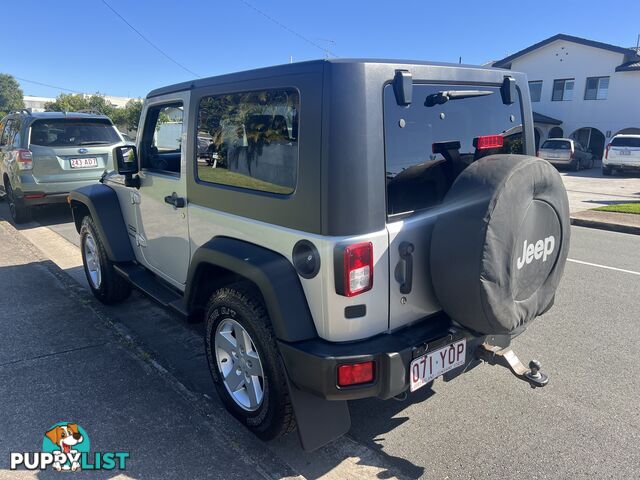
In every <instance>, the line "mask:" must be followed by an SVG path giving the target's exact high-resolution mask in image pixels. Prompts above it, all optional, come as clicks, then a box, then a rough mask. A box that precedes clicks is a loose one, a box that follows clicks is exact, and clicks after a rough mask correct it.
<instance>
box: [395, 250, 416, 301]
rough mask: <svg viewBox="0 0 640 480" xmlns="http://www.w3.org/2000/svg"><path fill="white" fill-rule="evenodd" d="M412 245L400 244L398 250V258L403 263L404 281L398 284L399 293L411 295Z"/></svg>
mask: <svg viewBox="0 0 640 480" xmlns="http://www.w3.org/2000/svg"><path fill="white" fill-rule="evenodd" d="M414 249H415V247H414V246H413V243H410V242H402V243H401V244H400V247H399V248H398V250H399V253H400V258H401V259H402V260H403V261H404V281H403V282H402V283H401V284H400V293H402V294H403V295H406V294H408V293H411V288H412V287H413V250H414Z"/></svg>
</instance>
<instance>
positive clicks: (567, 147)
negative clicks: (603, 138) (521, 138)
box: [538, 138, 595, 172]
mask: <svg viewBox="0 0 640 480" xmlns="http://www.w3.org/2000/svg"><path fill="white" fill-rule="evenodd" d="M538 157H540V158H544V159H545V160H546V161H548V162H549V163H551V164H553V165H555V166H557V167H569V168H570V169H571V170H575V171H576V172H577V171H579V170H582V169H583V168H593V165H594V163H595V159H594V157H593V154H592V153H591V151H590V150H587V149H586V148H584V147H583V146H582V145H581V144H580V142H578V141H576V140H572V139H570V138H550V139H549V140H545V141H544V143H543V144H542V145H541V146H540V149H539V150H538Z"/></svg>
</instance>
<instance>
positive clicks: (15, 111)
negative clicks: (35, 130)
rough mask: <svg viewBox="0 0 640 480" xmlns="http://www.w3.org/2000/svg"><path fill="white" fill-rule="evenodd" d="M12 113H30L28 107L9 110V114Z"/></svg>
mask: <svg viewBox="0 0 640 480" xmlns="http://www.w3.org/2000/svg"><path fill="white" fill-rule="evenodd" d="M13 113H24V114H26V115H31V110H29V109H28V108H18V109H16V110H11V111H10V112H9V115H11V114H13Z"/></svg>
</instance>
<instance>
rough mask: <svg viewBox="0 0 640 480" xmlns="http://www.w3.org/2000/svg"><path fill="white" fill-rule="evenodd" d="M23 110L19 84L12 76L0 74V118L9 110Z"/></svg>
mask: <svg viewBox="0 0 640 480" xmlns="http://www.w3.org/2000/svg"><path fill="white" fill-rule="evenodd" d="M20 108H24V98H23V96H22V89H21V88H20V84H19V83H18V82H17V81H16V79H15V78H13V76H11V75H9V74H6V73H0V118H1V117H4V116H5V115H6V114H7V113H9V112H10V111H11V110H18V109H20Z"/></svg>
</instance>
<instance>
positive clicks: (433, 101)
mask: <svg viewBox="0 0 640 480" xmlns="http://www.w3.org/2000/svg"><path fill="white" fill-rule="evenodd" d="M452 91H453V92H455V93H454V94H453V95H452V96H451V97H453V96H458V97H459V98H451V99H449V100H448V101H445V102H442V103H440V102H441V100H442V95H443V93H445V92H447V93H450V92H452ZM463 97H464V98H463ZM427 105H432V106H427ZM384 125H385V155H386V172H387V213H388V214H389V215H397V214H405V213H409V212H414V211H419V210H424V209H426V208H430V207H432V206H435V205H437V204H439V203H440V202H441V201H442V199H443V197H444V195H445V194H446V193H447V191H448V190H449V188H450V187H451V185H452V184H453V181H454V180H455V178H456V177H457V176H458V175H459V174H460V173H461V172H462V171H463V170H464V169H465V168H466V167H467V166H469V165H470V164H471V163H472V162H474V161H475V160H478V159H479V158H481V157H484V156H486V155H491V154H496V153H523V152H524V144H523V138H522V115H521V112H520V98H519V96H518V99H517V100H516V102H515V103H513V104H512V105H505V104H504V103H503V102H502V96H501V95H500V88H499V87H493V86H492V87H488V86H475V85H474V86H468V85H418V84H414V86H413V102H412V103H411V105H409V106H408V107H404V106H399V105H398V104H397V103H396V98H395V94H394V91H393V86H392V85H387V86H386V87H385V89H384ZM489 135H491V136H493V137H492V138H491V139H490V142H494V141H495V140H496V138H497V137H496V136H501V137H502V139H500V138H498V140H499V142H498V144H499V143H502V144H503V145H502V146H499V147H494V148H476V145H477V146H479V147H480V146H481V145H482V143H485V142H482V141H479V140H478V137H484V136H489ZM493 145H497V144H495V143H493Z"/></svg>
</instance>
